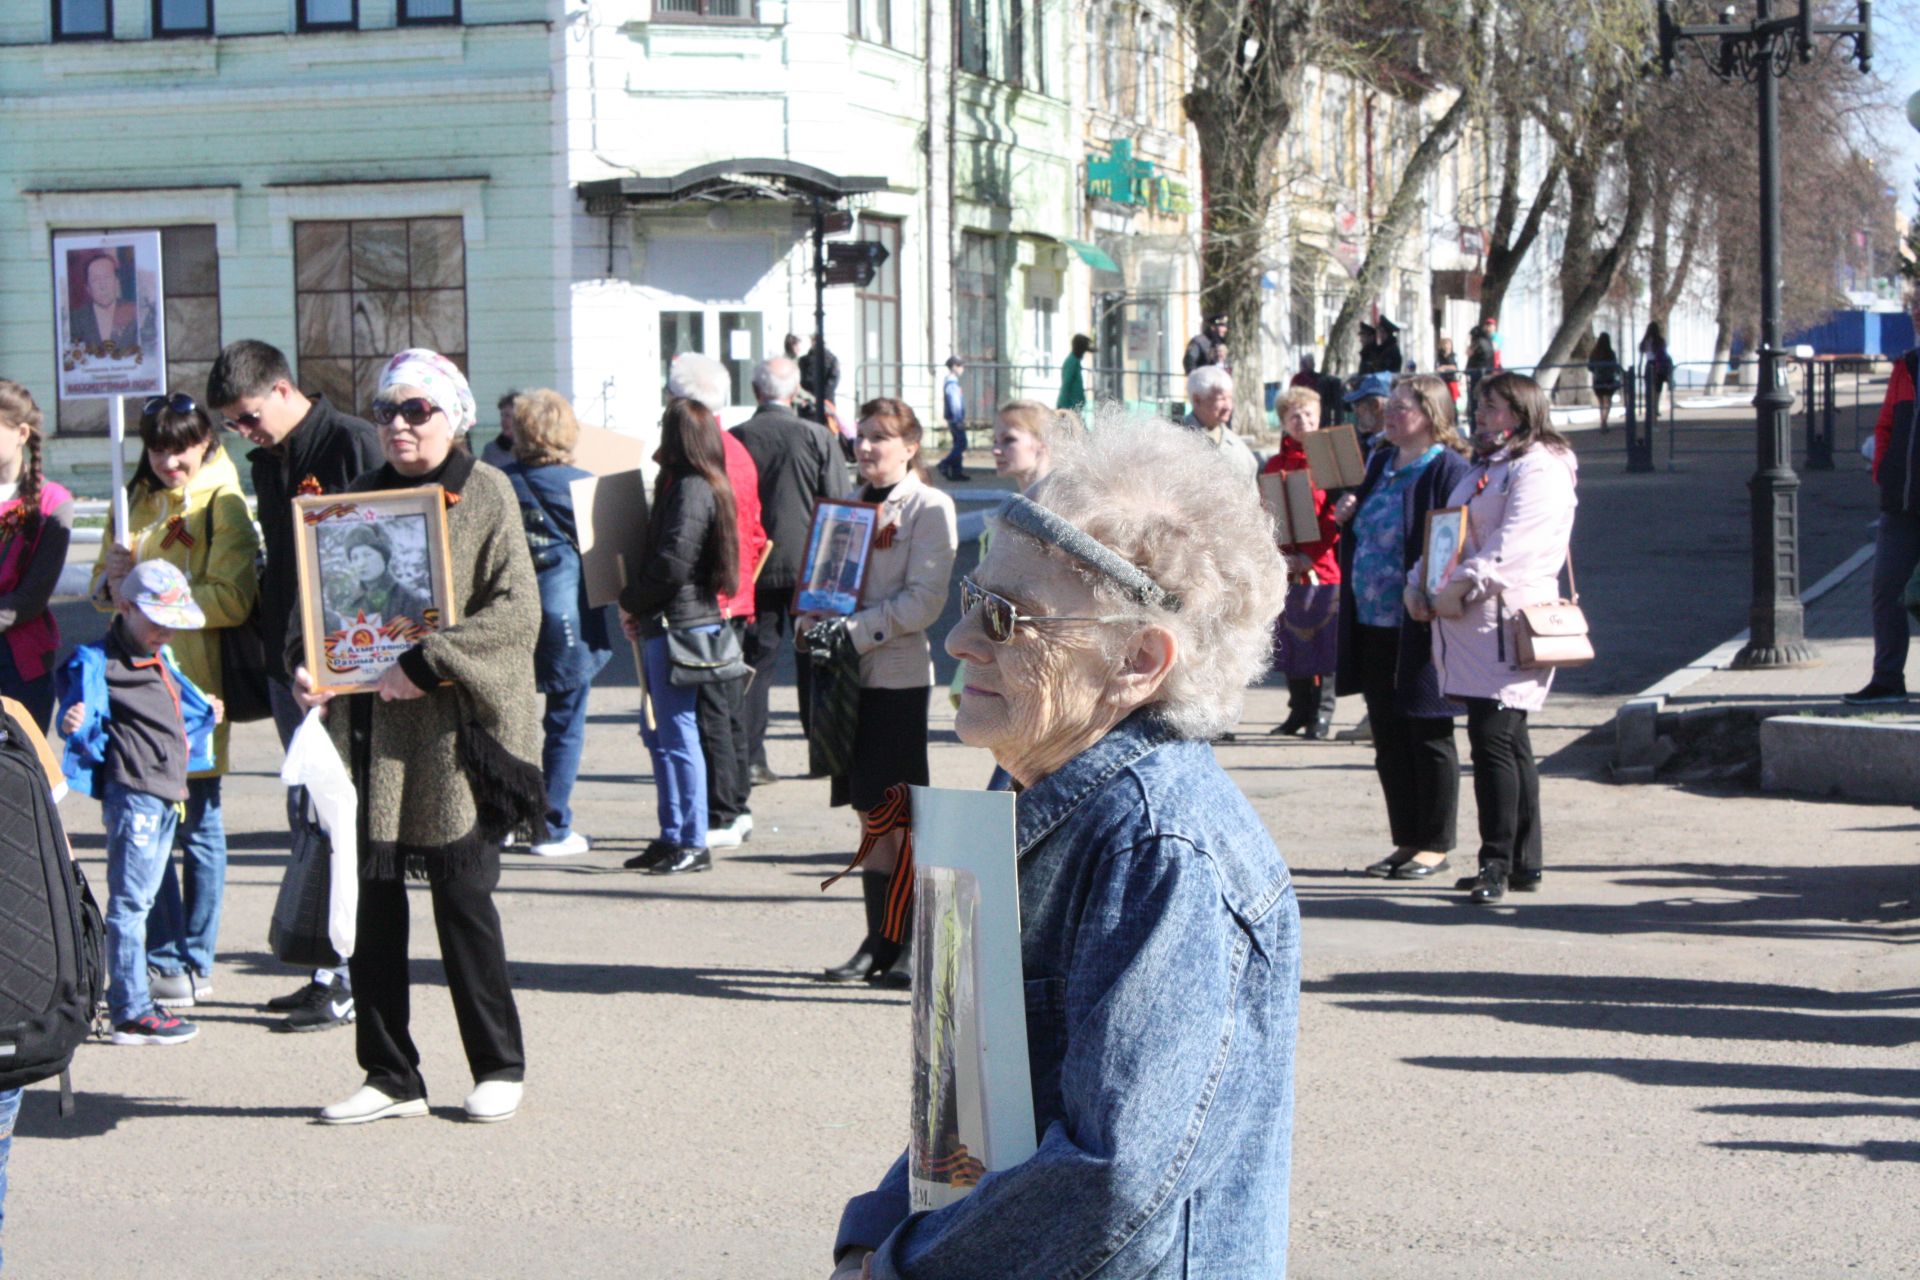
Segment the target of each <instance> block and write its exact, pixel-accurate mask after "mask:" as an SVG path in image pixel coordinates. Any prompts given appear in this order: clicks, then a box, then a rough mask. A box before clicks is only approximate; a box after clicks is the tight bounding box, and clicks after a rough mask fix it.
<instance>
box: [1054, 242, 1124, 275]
mask: <svg viewBox="0 0 1920 1280" xmlns="http://www.w3.org/2000/svg"><path fill="white" fill-rule="evenodd" d="M1060 239H1061V243H1063V244H1065V245H1066V246H1067V247H1068V248H1070V249H1072V250H1073V251H1074V252H1075V253H1077V254H1079V255H1080V261H1082V262H1084V263H1086V264H1087V265H1088V266H1090V267H1092V268H1093V269H1094V270H1096V271H1112V272H1115V273H1116V274H1117V273H1118V272H1119V270H1120V264H1119V263H1117V262H1115V261H1114V260H1113V258H1112V256H1111V255H1109V254H1108V253H1107V251H1106V250H1105V249H1102V248H1101V247H1100V246H1099V245H1097V244H1088V243H1087V242H1086V241H1085V240H1073V239H1069V238H1068V237H1066V236H1062V237H1060Z"/></svg>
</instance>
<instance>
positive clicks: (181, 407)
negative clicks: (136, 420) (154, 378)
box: [140, 391, 200, 418]
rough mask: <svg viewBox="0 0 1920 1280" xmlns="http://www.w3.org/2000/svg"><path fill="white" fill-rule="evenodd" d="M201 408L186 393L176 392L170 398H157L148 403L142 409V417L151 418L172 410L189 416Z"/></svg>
mask: <svg viewBox="0 0 1920 1280" xmlns="http://www.w3.org/2000/svg"><path fill="white" fill-rule="evenodd" d="M199 407H200V406H199V405H197V404H195V403H194V402H193V397H192V396H190V395H188V394H187V393H186V392H184V391H176V392H174V393H173V394H172V395H170V396H155V397H153V398H152V399H151V400H149V401H147V403H146V404H145V405H144V406H142V407H141V410H140V416H141V417H143V418H151V417H152V416H153V415H154V414H156V413H159V412H160V411H161V410H162V409H171V410H173V411H174V412H175V413H178V414H189V413H192V412H193V411H194V410H195V409H198V408H199Z"/></svg>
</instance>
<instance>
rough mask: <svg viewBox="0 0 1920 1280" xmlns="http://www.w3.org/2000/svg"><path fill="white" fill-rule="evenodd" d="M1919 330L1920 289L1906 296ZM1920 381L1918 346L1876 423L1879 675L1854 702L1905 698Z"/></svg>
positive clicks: (1903, 363) (1916, 553)
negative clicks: (1907, 596) (1917, 388)
mask: <svg viewBox="0 0 1920 1280" xmlns="http://www.w3.org/2000/svg"><path fill="white" fill-rule="evenodd" d="M1907 310H1908V313H1909V314H1910V315H1911V316H1912V317H1913V324H1914V329H1915V331H1916V332H1920V287H1916V288H1914V289H1912V290H1910V291H1909V292H1908V294H1907ZM1916 384H1920V346H1916V347H1914V348H1912V349H1911V350H1909V351H1908V352H1907V353H1906V354H1904V355H1902V356H1901V357H1900V358H1899V359H1898V360H1896V361H1894V362H1893V371H1892V373H1891V374H1889V375H1888V378H1887V391H1886V397H1885V398H1884V399H1883V400H1882V401H1881V403H1880V416H1879V418H1878V419H1877V420H1876V421H1875V422H1874V424H1873V480H1874V483H1875V485H1876V486H1878V488H1879V490H1880V523H1879V527H1878V530H1877V532H1876V533H1875V534H1874V540H1873V597H1872V600H1873V603H1872V610H1873V677H1872V678H1871V679H1870V680H1868V681H1867V684H1866V687H1864V688H1862V689H1857V690H1855V691H1854V692H1852V693H1849V694H1848V695H1846V701H1847V702H1849V703H1851V704H1852V705H1854V706H1879V705H1889V706H1892V705H1901V704H1904V703H1905V702H1906V700H1907V649H1908V645H1909V636H1910V634H1911V633H1910V631H1909V628H1910V626H1911V623H1910V622H1909V621H1908V614H1907V610H1906V606H1905V604H1904V603H1903V597H1904V595H1905V593H1906V589H1907V583H1908V581H1909V580H1910V579H1911V578H1912V577H1913V573H1914V569H1915V567H1916V566H1920V422H1915V421H1914V387H1915V385H1916Z"/></svg>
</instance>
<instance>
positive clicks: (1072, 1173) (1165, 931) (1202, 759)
mask: <svg viewBox="0 0 1920 1280" xmlns="http://www.w3.org/2000/svg"><path fill="white" fill-rule="evenodd" d="M1017 812H1018V829H1019V844H1020V918H1021V960H1022V963H1023V965H1024V968H1025V970H1026V999H1027V1050H1028V1054H1029V1057H1030V1059H1031V1066H1032V1072H1033V1103H1034V1121H1035V1127H1036V1129H1037V1130H1038V1136H1039V1150H1038V1151H1036V1152H1035V1154H1034V1155H1033V1156H1032V1158H1030V1159H1028V1160H1026V1161H1025V1162H1023V1163H1021V1164H1019V1165H1017V1166H1015V1167H1014V1168H1011V1169H1004V1170H1001V1171H999V1172H997V1173H990V1174H988V1175H987V1176H986V1177H984V1178H983V1179H981V1181H980V1183H979V1185H978V1186H976V1187H975V1188H974V1189H973V1191H972V1192H971V1193H970V1194H969V1195H968V1196H967V1197H966V1198H965V1199H963V1200H961V1201H959V1202H957V1203H955V1204H951V1205H948V1206H946V1207H945V1208H942V1209H937V1210H934V1211H932V1212H929V1213H910V1212H909V1210H908V1201H907V1183H906V1159H905V1157H904V1156H903V1157H901V1159H900V1160H898V1161H896V1162H895V1163H894V1166H893V1168H892V1169H891V1170H890V1171H889V1172H888V1173H887V1176H886V1178H885V1179H884V1180H883V1181H882V1182H881V1184H880V1186H879V1188H878V1189H877V1190H874V1191H871V1192H868V1193H867V1194H865V1195H861V1196H856V1197H855V1198H854V1199H853V1200H851V1201H849V1202H848V1204H847V1207H846V1209H845V1211H844V1212H843V1214H842V1215H841V1219H840V1232H839V1237H838V1239H837V1240H836V1242H835V1245H834V1255H835V1257H839V1256H840V1255H841V1254H843V1253H844V1252H845V1251H846V1250H848V1249H850V1248H854V1247H864V1248H877V1252H876V1253H875V1254H874V1256H873V1260H872V1261H873V1274H874V1276H876V1277H884V1278H886V1280H892V1278H893V1277H914V1278H915V1280H978V1278H979V1277H982V1276H993V1277H995V1278H996V1280H1072V1278H1073V1277H1083V1276H1092V1275H1094V1274H1096V1273H1097V1274H1098V1275H1099V1277H1100V1280H1135V1278H1142V1280H1145V1278H1151V1280H1175V1278H1177V1277H1208V1278H1209V1280H1227V1278H1228V1277H1231V1278H1232V1280H1266V1278H1269V1277H1281V1276H1284V1275H1285V1274H1286V1257H1287V1181H1288V1168H1289V1162H1290V1157H1291V1147H1292V1132H1293V1051H1294V1034H1295V1030H1296V1027H1297V1025H1298V1020H1299V1003H1300V916H1299V909H1298V907H1297V905H1296V904H1295V902H1294V895H1293V882H1292V878H1291V877H1290V876H1289V875H1288V872H1287V868H1286V865H1285V863H1283V862H1282V861H1281V859H1280V854H1279V851H1278V850H1276V849H1275V848H1274V844H1273V840H1272V839H1271V837H1269V836H1268V834H1267V831H1266V828H1265V827H1264V826H1262V825H1261V822H1260V819H1259V818H1258V816H1256V815H1255V813H1254V811H1253V808H1252V806H1251V805H1249V804H1248V803H1247V800H1246V797H1245V796H1243V795H1242V794H1241V793H1240V790H1239V788H1238V787H1236V786H1235V785H1234V784H1233V782H1232V781H1231V780H1230V779H1229V778H1228V777H1227V775H1226V773H1225V772H1224V771H1222V769H1221V768H1220V766H1219V764H1218V763H1217V762H1216V761H1215V759H1214V757H1213V751H1212V749H1211V748H1210V747H1209V746H1208V744H1206V743H1204V742H1189V741H1183V740H1180V739H1178V738H1176V737H1175V736H1174V735H1173V734H1172V733H1171V732H1170V731H1169V730H1168V729H1167V728H1166V727H1165V726H1164V724H1162V722H1160V721H1159V720H1158V719H1156V718H1155V717H1153V715H1152V714H1151V712H1150V711H1149V712H1140V713H1136V714H1135V715H1134V716H1132V717H1131V718H1129V719H1128V720H1127V721H1125V722H1124V723H1122V724H1120V725H1119V726H1117V727H1116V728H1115V729H1114V730H1113V731H1112V732H1111V733H1109V734H1108V735H1107V736H1106V737H1105V738H1103V739H1101V740H1100V741H1099V742H1097V743H1095V744H1094V745H1093V746H1092V747H1089V748H1088V749H1087V750H1086V751H1084V752H1082V753H1081V754H1080V755H1078V756H1076V757H1075V758H1074V759H1073V760H1071V761H1069V762H1068V763H1067V764H1066V765H1065V766H1064V767H1062V768H1061V769H1060V770H1059V771H1058V772H1057V773H1054V774H1053V775H1051V776H1050V777H1048V778H1045V779H1043V780H1042V781H1041V782H1039V783H1038V784H1037V785H1035V786H1033V787H1032V788H1030V789H1028V790H1027V791H1025V792H1024V793H1022V794H1021V796H1020V798H1019V802H1018V810H1017ZM900 1120H901V1124H902V1125H903V1127H904V1125H905V1123H906V1117H905V1116H904V1115H903V1116H901V1117H900Z"/></svg>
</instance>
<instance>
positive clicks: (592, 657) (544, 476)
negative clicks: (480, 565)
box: [501, 462, 613, 693]
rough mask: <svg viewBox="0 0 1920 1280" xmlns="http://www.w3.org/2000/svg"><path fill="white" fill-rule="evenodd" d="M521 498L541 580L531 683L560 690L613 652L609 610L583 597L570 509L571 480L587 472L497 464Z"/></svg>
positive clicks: (582, 680) (575, 684) (586, 677)
mask: <svg viewBox="0 0 1920 1280" xmlns="http://www.w3.org/2000/svg"><path fill="white" fill-rule="evenodd" d="M501 470H502V471H504V472H505V473H506V477H507V479H508V480H510V481H512V482H513V494H514V497H516V498H518V499H519V500H520V519H521V523H522V524H523V525H524V526H525V528H526V531H527V550H528V551H529V552H530V553H531V554H532V556H533V572H534V575H535V577H536V579H537V581H538V582H539V584H540V639H539V641H538V642H537V643H536V644H535V646H534V650H533V674H534V684H535V687H536V688H538V689H539V691H540V692H541V693H560V692H564V691H565V690H568V689H578V688H579V687H580V686H581V685H583V684H587V683H590V682H591V681H592V680H593V678H594V677H595V676H596V675H599V674H600V669H601V668H602V667H604V666H606V665H607V659H608V658H610V657H612V656H613V642H612V641H611V640H610V639H609V638H608V634H607V611H606V608H605V607H604V606H602V607H600V608H595V607H594V606H592V605H590V604H588V603H587V584H586V579H585V578H584V577H583V576H582V574H581V569H580V551H579V545H580V534H579V530H578V529H577V528H576V521H575V517H574V511H573V490H572V488H571V485H572V482H573V481H575V480H579V479H584V478H585V477H586V476H587V475H588V474H589V473H588V472H586V471H583V470H581V469H580V468H579V467H569V466H562V465H559V464H554V465H550V466H544V467H529V466H527V465H526V464H524V463H521V462H510V463H508V464H507V465H506V466H505V467H503V468H501Z"/></svg>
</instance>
